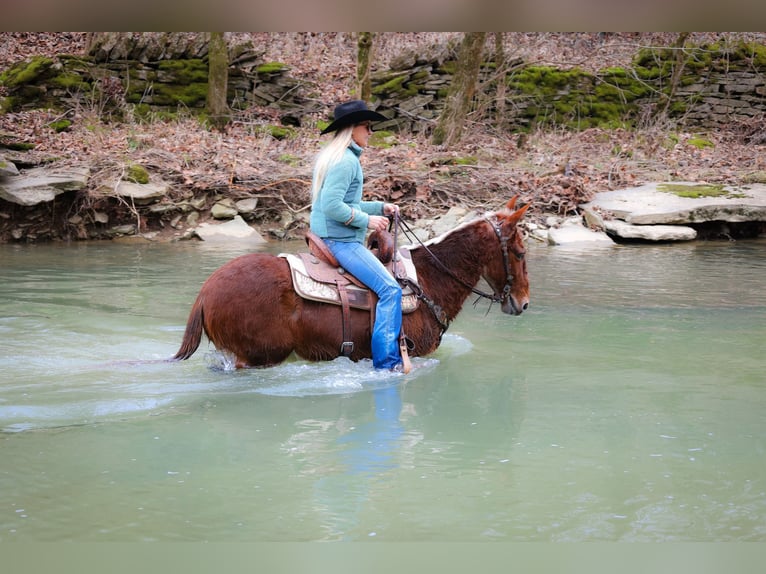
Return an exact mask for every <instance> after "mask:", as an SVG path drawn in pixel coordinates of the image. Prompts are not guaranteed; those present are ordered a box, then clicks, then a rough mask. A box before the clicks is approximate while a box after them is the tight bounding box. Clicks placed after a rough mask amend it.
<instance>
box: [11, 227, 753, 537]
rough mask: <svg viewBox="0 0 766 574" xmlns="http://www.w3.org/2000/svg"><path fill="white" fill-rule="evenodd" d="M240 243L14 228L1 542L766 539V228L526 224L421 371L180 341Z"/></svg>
mask: <svg viewBox="0 0 766 574" xmlns="http://www.w3.org/2000/svg"><path fill="white" fill-rule="evenodd" d="M300 247H301V245H299V244H294V245H293V244H291V245H275V246H273V247H271V249H272V250H274V251H283V250H295V249H298V248H300ZM241 253H242V251H238V250H237V249H236V248H231V247H229V248H226V247H221V246H219V247H210V246H208V245H205V244H199V243H192V244H174V245H149V246H135V245H119V244H109V243H106V244H89V245H72V246H0V431H1V432H0V450H1V452H2V458H0V541H11V540H19V541H64V540H73V541H102V540H103V541H129V542H130V541H144V540H158V541H172V540H182V541H203V540H204V541H313V540H351V541H467V542H483V541H496V540H497V541H514V542H516V541H593V540H604V541H764V540H766V470H765V467H764V464H763V460H764V450H766V393H765V392H764V390H765V389H764V384H765V383H766V380H765V379H766V377H765V376H764V349H766V294H765V292H764V289H763V279H764V277H766V257H764V254H765V253H766V243H765V242H763V241H750V242H738V243H691V244H686V245H673V246H659V247H649V246H636V247H621V248H608V249H600V250H597V251H594V252H587V253H583V252H580V251H575V250H567V249H562V248H554V247H543V246H537V245H531V246H530V250H529V268H530V279H531V282H532V302H531V306H530V309H529V311H528V312H526V313H525V314H524V315H522V316H520V317H509V316H504V315H502V314H501V313H500V311H499V309H498V308H497V307H495V308H493V309H490V310H489V313H487V310H488V309H487V304H486V303H483V302H481V303H479V304H478V305H477V306H476V307H475V308H474V307H473V306H472V305H471V303H472V301H470V300H469V302H467V304H466V306H465V309H464V311H463V313H462V314H461V315H460V316H459V318H458V319H457V321H455V323H453V325H452V326H451V328H450V331H449V332H448V334H447V336H446V337H445V340H444V342H443V344H442V347H440V349H439V350H438V351H437V352H436V353H435V354H434V355H432V356H431V357H428V358H419V359H415V361H414V362H415V365H416V366H417V369H416V370H415V371H414V372H413V373H412V374H410V375H408V376H401V375H396V374H388V373H386V374H378V373H376V372H374V371H372V370H371V368H370V365H369V363H359V364H351V363H350V362H348V361H346V360H344V359H339V360H337V361H334V362H330V363H323V364H309V363H305V362H303V361H297V360H293V361H290V362H288V363H285V364H283V365H281V366H279V367H275V368H272V369H268V370H252V371H240V372H230V371H226V370H222V369H221V368H220V367H221V360H220V358H219V357H218V355H217V354H216V353H215V352H213V350H212V349H211V348H209V347H208V346H207V344H206V343H204V344H203V346H202V347H201V348H200V350H199V351H198V352H197V354H196V355H194V357H192V358H191V359H190V360H189V361H186V362H184V363H177V364H169V363H164V362H161V361H159V360H160V359H164V358H166V357H169V356H171V355H172V354H173V353H174V352H175V351H176V349H177V347H178V345H179V343H180V340H181V335H182V333H183V327H184V324H185V321H186V316H187V313H188V311H189V307H190V305H191V303H192V301H193V299H194V297H195V296H196V293H197V291H198V289H199V287H200V285H201V283H202V281H204V279H205V278H206V277H207V275H208V274H209V273H210V272H212V271H213V270H214V269H215V268H217V267H218V266H219V265H221V264H223V263H224V262H225V261H227V260H229V259H231V258H232V257H235V256H237V255H240V254H241ZM151 361H157V362H151Z"/></svg>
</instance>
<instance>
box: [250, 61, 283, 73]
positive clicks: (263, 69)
mask: <svg viewBox="0 0 766 574" xmlns="http://www.w3.org/2000/svg"><path fill="white" fill-rule="evenodd" d="M289 69H290V67H289V66H288V65H287V64H282V63H281V62H266V63H265V64H261V65H260V66H258V67H257V68H256V69H255V72H256V73H257V74H277V73H281V72H286V71H287V70H289Z"/></svg>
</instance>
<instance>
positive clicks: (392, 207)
mask: <svg viewBox="0 0 766 574" xmlns="http://www.w3.org/2000/svg"><path fill="white" fill-rule="evenodd" d="M394 214H397V215H398V214H399V206H398V205H396V204H395V203H384V204H383V215H394Z"/></svg>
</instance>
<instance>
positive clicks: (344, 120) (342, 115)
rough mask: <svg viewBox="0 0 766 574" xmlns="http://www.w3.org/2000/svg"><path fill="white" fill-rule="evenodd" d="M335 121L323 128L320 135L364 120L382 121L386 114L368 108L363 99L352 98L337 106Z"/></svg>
mask: <svg viewBox="0 0 766 574" xmlns="http://www.w3.org/2000/svg"><path fill="white" fill-rule="evenodd" d="M334 117H335V121H333V122H332V123H331V124H330V125H329V126H327V127H326V128H325V129H323V130H322V133H321V134H320V135H324V134H326V133H330V132H334V131H335V130H339V129H343V128H345V127H346V126H352V125H354V124H358V123H361V122H364V121H367V120H369V121H372V122H381V121H383V120H385V119H387V118H386V116H384V115H382V114H379V113H378V112H373V111H372V110H370V109H368V108H367V104H365V103H364V102H363V101H362V100H351V101H349V102H343V103H342V104H338V105H337V106H335V113H334Z"/></svg>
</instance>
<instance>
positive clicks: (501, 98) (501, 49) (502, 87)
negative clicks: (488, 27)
mask: <svg viewBox="0 0 766 574" xmlns="http://www.w3.org/2000/svg"><path fill="white" fill-rule="evenodd" d="M504 36H505V34H503V32H495V70H497V94H496V99H495V102H496V103H495V121H496V122H497V127H498V128H500V130H504V129H505V126H506V124H507V122H506V119H505V94H506V92H507V91H508V83H507V82H508V63H507V62H506V61H505V46H504V45H503V40H504Z"/></svg>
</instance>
